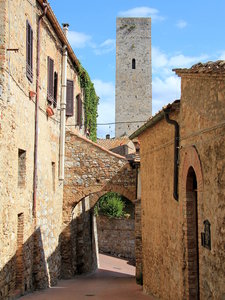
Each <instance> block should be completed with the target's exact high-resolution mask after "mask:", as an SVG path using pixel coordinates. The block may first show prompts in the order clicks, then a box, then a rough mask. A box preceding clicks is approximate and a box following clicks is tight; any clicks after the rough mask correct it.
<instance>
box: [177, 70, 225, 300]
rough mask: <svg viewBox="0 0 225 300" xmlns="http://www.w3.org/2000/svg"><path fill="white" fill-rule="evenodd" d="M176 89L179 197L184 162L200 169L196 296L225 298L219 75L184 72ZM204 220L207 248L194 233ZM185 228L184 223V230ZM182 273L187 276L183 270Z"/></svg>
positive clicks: (223, 101)
mask: <svg viewBox="0 0 225 300" xmlns="http://www.w3.org/2000/svg"><path fill="white" fill-rule="evenodd" d="M181 91H182V98H181V120H182V122H181V151H180V168H181V169H180V195H181V200H182V201H184V199H185V189H184V186H185V179H186V178H185V175H186V174H184V172H185V167H186V165H187V161H188V162H189V164H192V165H193V167H194V169H195V172H196V173H198V172H200V171H201V173H202V177H203V182H202V185H203V186H202V188H201V190H202V192H201V193H199V195H198V200H197V201H198V218H199V221H198V227H199V229H198V230H199V275H200V296H201V298H202V299H210V298H212V299H223V298H224V297H225V286H224V278H225V271H224V261H225V252H224V243H225V238H224V234H223V230H224V214H225V208H224V201H225V172H224V168H225V150H224V149H225V140H224V116H225V83H224V76H218V75H217V76H207V75H200V76H198V75H196V76H192V77H188V76H187V77H185V76H184V77H183V78H182V90H181ZM191 146H192V147H194V148H195V150H196V152H197V154H198V158H199V161H200V163H201V170H200V171H199V170H198V167H197V166H196V167H195V165H194V164H195V163H194V159H193V158H189V157H190V156H191V154H190V153H191V152H190V147H191ZM197 179H198V178H197ZM199 185H200V182H199ZM199 189H200V187H198V190H199ZM199 192H200V191H199ZM184 211H185V210H184ZM205 220H209V222H210V223H211V250H208V249H207V248H205V247H202V246H201V237H200V234H201V232H203V231H204V225H203V222H204V221H205ZM185 226H186V223H185V221H184V228H185ZM185 247H187V245H186V244H185ZM185 275H186V278H187V274H185Z"/></svg>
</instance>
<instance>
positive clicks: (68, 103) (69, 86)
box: [66, 80, 73, 117]
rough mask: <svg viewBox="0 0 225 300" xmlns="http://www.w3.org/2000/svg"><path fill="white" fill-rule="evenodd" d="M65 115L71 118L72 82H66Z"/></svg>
mask: <svg viewBox="0 0 225 300" xmlns="http://www.w3.org/2000/svg"><path fill="white" fill-rule="evenodd" d="M66 115H67V117H71V116H73V81H72V80H67V88H66Z"/></svg>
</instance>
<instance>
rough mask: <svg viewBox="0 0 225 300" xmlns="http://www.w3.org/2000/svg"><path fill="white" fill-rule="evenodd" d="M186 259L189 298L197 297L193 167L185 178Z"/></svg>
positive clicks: (197, 260) (196, 216)
mask: <svg viewBox="0 0 225 300" xmlns="http://www.w3.org/2000/svg"><path fill="white" fill-rule="evenodd" d="M186 211H187V252H188V253H187V259H188V293H189V299H193V300H194V299H199V242H198V241H199V238H198V236H199V234H198V183H197V177H196V174H195V171H194V169H193V167H190V168H189V169H188V173H187V180H186Z"/></svg>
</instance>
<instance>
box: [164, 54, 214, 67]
mask: <svg viewBox="0 0 225 300" xmlns="http://www.w3.org/2000/svg"><path fill="white" fill-rule="evenodd" d="M208 58H209V56H208V55H206V54H203V55H200V56H185V55H183V54H179V55H175V56H172V57H170V59H169V66H171V67H176V68H180V67H181V68H185V67H190V66H191V65H193V64H195V63H198V62H202V61H205V60H207V59H208Z"/></svg>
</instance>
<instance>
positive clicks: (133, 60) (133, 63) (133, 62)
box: [132, 58, 136, 69]
mask: <svg viewBox="0 0 225 300" xmlns="http://www.w3.org/2000/svg"><path fill="white" fill-rule="evenodd" d="M132 69H136V61H135V59H134V58H133V59H132Z"/></svg>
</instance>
